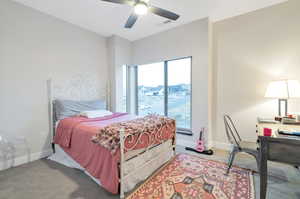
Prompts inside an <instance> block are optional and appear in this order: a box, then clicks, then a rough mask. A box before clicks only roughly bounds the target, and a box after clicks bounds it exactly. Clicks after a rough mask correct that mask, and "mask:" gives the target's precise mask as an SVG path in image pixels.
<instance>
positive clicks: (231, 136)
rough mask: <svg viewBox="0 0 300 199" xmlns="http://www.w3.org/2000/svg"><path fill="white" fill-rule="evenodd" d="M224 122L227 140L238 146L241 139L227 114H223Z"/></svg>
mask: <svg viewBox="0 0 300 199" xmlns="http://www.w3.org/2000/svg"><path fill="white" fill-rule="evenodd" d="M224 124H225V130H226V134H227V138H228V140H229V142H231V144H234V145H235V146H237V147H239V148H240V145H239V143H240V142H241V141H242V139H241V137H240V135H239V133H238V131H237V130H236V128H235V126H234V123H233V121H232V119H231V118H230V116H229V115H224Z"/></svg>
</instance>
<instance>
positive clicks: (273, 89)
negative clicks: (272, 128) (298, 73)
mask: <svg viewBox="0 0 300 199" xmlns="http://www.w3.org/2000/svg"><path fill="white" fill-rule="evenodd" d="M265 97H266V98H276V99H278V115H279V116H282V113H281V110H282V109H281V107H282V105H283V106H284V107H285V111H284V114H285V116H287V113H288V99H291V98H300V84H299V82H298V80H279V81H272V82H270V83H269V85H268V88H267V91H266V93H265Z"/></svg>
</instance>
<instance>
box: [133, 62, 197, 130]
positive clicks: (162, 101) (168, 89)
mask: <svg viewBox="0 0 300 199" xmlns="http://www.w3.org/2000/svg"><path fill="white" fill-rule="evenodd" d="M191 66H192V58H191V57H188V58H182V59H176V60H170V61H164V62H159V63H154V64H147V65H139V66H138V67H137V93H136V97H137V104H136V106H137V108H136V109H137V114H138V115H142V116H144V115H147V114H149V113H157V114H160V115H166V116H168V117H171V118H174V119H176V122H177V127H178V128H179V129H191Z"/></svg>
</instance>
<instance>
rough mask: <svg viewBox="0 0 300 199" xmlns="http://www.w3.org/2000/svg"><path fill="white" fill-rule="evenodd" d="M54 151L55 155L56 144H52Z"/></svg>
mask: <svg viewBox="0 0 300 199" xmlns="http://www.w3.org/2000/svg"><path fill="white" fill-rule="evenodd" d="M52 150H53V153H55V144H54V143H53V142H52Z"/></svg>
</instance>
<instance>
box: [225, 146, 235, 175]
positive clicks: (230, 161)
mask: <svg viewBox="0 0 300 199" xmlns="http://www.w3.org/2000/svg"><path fill="white" fill-rule="evenodd" d="M237 152H238V150H236V148H235V147H234V148H233V149H232V151H231V153H230V154H229V158H228V169H227V172H226V175H228V174H229V171H230V169H231V167H232V164H233V161H234V158H235V155H236V153H237Z"/></svg>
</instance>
